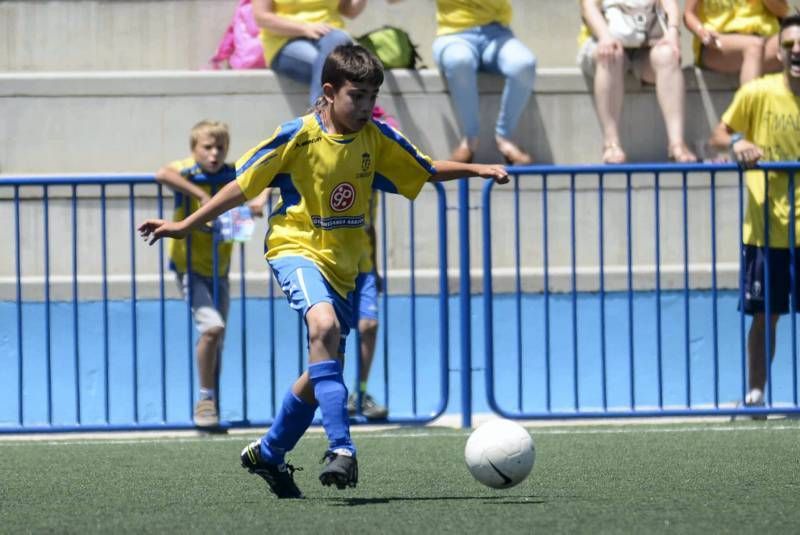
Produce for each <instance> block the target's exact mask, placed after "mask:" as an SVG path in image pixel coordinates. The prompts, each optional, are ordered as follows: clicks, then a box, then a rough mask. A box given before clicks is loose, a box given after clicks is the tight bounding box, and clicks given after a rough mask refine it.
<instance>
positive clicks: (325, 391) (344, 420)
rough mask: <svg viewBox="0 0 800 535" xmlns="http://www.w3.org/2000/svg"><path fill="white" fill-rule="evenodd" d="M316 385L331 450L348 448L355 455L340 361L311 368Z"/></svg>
mask: <svg viewBox="0 0 800 535" xmlns="http://www.w3.org/2000/svg"><path fill="white" fill-rule="evenodd" d="M308 375H309V377H310V378H311V383H312V384H313V385H314V396H315V397H316V398H317V403H319V408H320V411H321V412H322V426H323V427H324V428H325V433H326V434H327V435H328V442H329V444H330V446H329V447H330V450H331V451H334V450H337V449H345V450H347V451H349V452H350V453H351V454H353V455H355V453H356V447H355V445H353V441H352V440H351V439H350V420H349V418H348V415H347V387H346V386H344V379H343V378H342V365H341V364H340V363H339V361H338V360H326V361H323V362H317V363H314V364H312V365H310V366H309V367H308Z"/></svg>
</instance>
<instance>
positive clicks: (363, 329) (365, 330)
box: [358, 318, 378, 337]
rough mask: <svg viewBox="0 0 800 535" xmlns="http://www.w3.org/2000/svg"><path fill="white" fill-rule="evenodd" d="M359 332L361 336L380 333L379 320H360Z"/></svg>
mask: <svg viewBox="0 0 800 535" xmlns="http://www.w3.org/2000/svg"><path fill="white" fill-rule="evenodd" d="M358 332H359V333H361V336H373V337H374V336H375V335H376V334H378V320H376V319H373V318H365V319H362V320H359V322H358Z"/></svg>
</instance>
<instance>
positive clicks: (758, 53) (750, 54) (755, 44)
mask: <svg viewBox="0 0 800 535" xmlns="http://www.w3.org/2000/svg"><path fill="white" fill-rule="evenodd" d="M765 46H766V40H764V39H760V38H753V39H748V40H747V44H746V45H745V47H744V48H743V49H742V58H743V60H744V61H747V60H750V61H759V62H760V61H761V59H762V58H763V57H764V48H765Z"/></svg>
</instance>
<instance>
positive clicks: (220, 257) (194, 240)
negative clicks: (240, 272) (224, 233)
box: [168, 156, 236, 277]
mask: <svg viewBox="0 0 800 535" xmlns="http://www.w3.org/2000/svg"><path fill="white" fill-rule="evenodd" d="M169 166H170V167H171V168H172V169H174V170H176V171H177V172H179V173H180V174H181V176H183V177H184V178H185V179H187V180H189V181H191V182H194V183H195V184H196V185H197V186H198V187H200V188H201V189H203V191H205V192H206V193H208V194H209V195H214V193H216V192H217V191H219V190H220V189H222V187H223V186H224V185H225V184H227V183H228V182H230V181H232V180H234V179H235V178H236V171H235V170H234V168H233V166H232V165H228V164H225V165H224V166H223V167H222V169H220V170H219V171H218V172H217V173H215V174H213V175H209V174H206V173H205V172H204V171H203V170H202V169H201V168H200V166H199V165H197V162H195V160H194V158H192V157H191V156H190V157H189V158H185V159H183V160H177V161H174V162H172V163H171V164H169ZM199 207H200V202H199V201H198V200H197V199H195V198H194V197H190V196H188V195H184V194H183V193H181V192H177V191H176V192H175V214H174V217H173V220H174V221H180V220H182V219H184V218H185V217H186V216H187V215H189V214H190V213H192V212H195V211H197V209H198V208H199ZM211 229H212V227H211V226H210V225H207V226H206V227H204V228H203V229H201V230H193V231H192V233H191V235H190V236H189V237H187V238H186V239H183V240H169V249H168V250H169V258H170V267H171V268H172V269H174V270H175V271H177V272H178V273H186V272H187V271H191V272H192V273H197V274H199V275H202V276H204V277H211V276H213V274H214V235H213V233H212V231H211ZM189 244H191V247H189ZM232 250H233V244H231V243H225V242H219V243H218V245H217V274H218V275H220V276H223V275H227V273H228V267H229V266H230V260H231V252H232ZM187 251H190V252H189V253H188V254H187ZM189 262H191V268H189V265H188V264H189Z"/></svg>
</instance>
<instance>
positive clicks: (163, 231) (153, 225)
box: [139, 219, 188, 245]
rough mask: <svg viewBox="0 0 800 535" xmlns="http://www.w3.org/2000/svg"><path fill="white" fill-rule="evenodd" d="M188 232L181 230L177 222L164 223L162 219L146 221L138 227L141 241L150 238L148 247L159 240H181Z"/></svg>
mask: <svg viewBox="0 0 800 535" xmlns="http://www.w3.org/2000/svg"><path fill="white" fill-rule="evenodd" d="M187 234H188V232H187V231H186V229H184V228H182V225H181V224H180V222H179V221H166V220H164V219H148V220H147V221H145V222H144V223H142V224H141V225H139V235H140V236H141V237H142V239H144V240H147V239H148V238H150V241H149V242H148V245H153V244H154V243H155V242H157V241H158V240H160V239H161V238H175V239H178V240H180V239H183V238H185V237H186V235H187Z"/></svg>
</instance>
